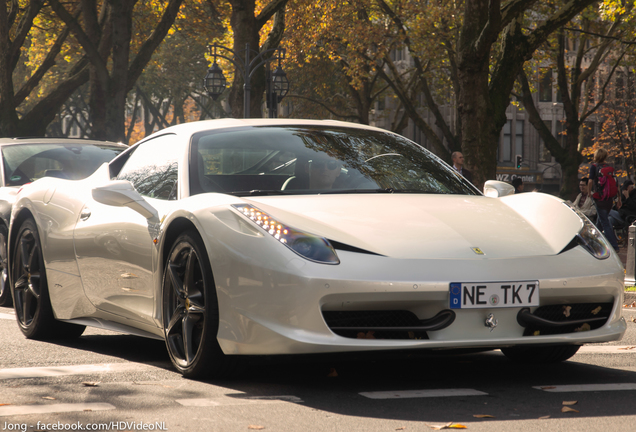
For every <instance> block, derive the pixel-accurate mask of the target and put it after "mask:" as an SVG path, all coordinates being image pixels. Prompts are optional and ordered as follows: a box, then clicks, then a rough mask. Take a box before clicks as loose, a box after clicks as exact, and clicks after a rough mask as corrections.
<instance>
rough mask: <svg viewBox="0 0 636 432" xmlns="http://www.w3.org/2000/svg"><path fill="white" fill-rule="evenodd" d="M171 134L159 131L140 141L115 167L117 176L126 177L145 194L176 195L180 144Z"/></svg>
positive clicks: (155, 195)
mask: <svg viewBox="0 0 636 432" xmlns="http://www.w3.org/2000/svg"><path fill="white" fill-rule="evenodd" d="M175 139H176V136H175V135H162V136H160V137H157V138H155V139H152V140H150V141H146V142H145V143H143V144H141V145H140V146H139V147H138V148H137V149H135V151H134V153H133V154H131V155H130V157H129V158H128V160H127V161H126V163H125V165H124V166H123V167H122V169H121V171H119V175H117V180H128V181H129V182H131V183H132V184H133V186H134V187H135V189H137V192H139V193H140V194H141V195H144V196H147V197H149V198H157V199H164V200H175V199H177V178H178V176H177V171H178V166H177V165H178V164H177V161H178V158H179V154H180V149H181V147H180V146H179V145H177V144H176V142H175Z"/></svg>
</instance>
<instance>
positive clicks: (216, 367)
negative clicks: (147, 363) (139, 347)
mask: <svg viewBox="0 0 636 432" xmlns="http://www.w3.org/2000/svg"><path fill="white" fill-rule="evenodd" d="M163 328H164V335H165V339H166V346H167V348H168V353H169V354H170V359H171V360H172V364H173V365H174V366H175V368H176V369H177V370H178V371H179V372H180V373H181V374H183V376H185V377H188V378H219V377H222V376H226V375H228V374H230V372H231V366H232V365H231V364H230V361H229V359H228V357H226V356H225V355H224V354H223V351H222V350H221V347H220V346H219V343H218V341H217V333H218V329H219V307H218V302H217V297H216V289H215V286H214V279H213V277H212V268H211V266H210V261H209V259H208V255H207V253H206V251H205V247H204V245H203V241H202V240H201V238H200V237H199V235H198V234H197V233H196V232H194V231H188V232H186V233H185V234H182V235H181V236H180V237H179V238H178V239H177V240H176V241H175V242H174V244H173V246H172V249H171V250H170V255H169V257H168V261H167V262H166V266H165V270H164V275H163Z"/></svg>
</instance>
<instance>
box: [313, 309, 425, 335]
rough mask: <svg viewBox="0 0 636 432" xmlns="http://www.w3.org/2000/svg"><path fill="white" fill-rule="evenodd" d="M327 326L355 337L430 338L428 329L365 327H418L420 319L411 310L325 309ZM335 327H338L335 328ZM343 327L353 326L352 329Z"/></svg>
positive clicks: (334, 330) (338, 333) (335, 331)
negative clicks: (373, 328) (364, 329)
mask: <svg viewBox="0 0 636 432" xmlns="http://www.w3.org/2000/svg"><path fill="white" fill-rule="evenodd" d="M322 315H323V317H324V319H325V322H326V323H327V326H329V328H330V329H331V330H332V331H333V332H334V333H335V334H337V335H339V336H342V337H346V338H353V339H428V336H427V334H426V331H421V330H413V331H403V330H367V331H363V330H360V328H365V327H367V328H368V327H385V328H386V327H418V326H421V325H422V322H421V321H420V319H419V318H418V317H417V316H416V315H415V314H414V313H413V312H411V311H407V310H386V311H374V310H372V311H323V312H322ZM334 327H338V328H336V329H334ZM343 327H352V329H351V330H348V329H343Z"/></svg>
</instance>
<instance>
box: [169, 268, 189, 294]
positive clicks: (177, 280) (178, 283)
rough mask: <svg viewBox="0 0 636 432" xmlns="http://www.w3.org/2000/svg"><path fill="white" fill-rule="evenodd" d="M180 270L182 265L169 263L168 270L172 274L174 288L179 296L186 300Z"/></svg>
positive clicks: (171, 279) (171, 280)
mask: <svg viewBox="0 0 636 432" xmlns="http://www.w3.org/2000/svg"><path fill="white" fill-rule="evenodd" d="M180 270H181V266H180V265H177V264H173V263H169V264H168V272H169V275H170V282H172V287H173V288H174V290H175V293H176V295H177V297H179V298H180V299H184V300H185V298H186V293H185V291H184V289H183V279H181V276H179V273H180V272H181V271H180Z"/></svg>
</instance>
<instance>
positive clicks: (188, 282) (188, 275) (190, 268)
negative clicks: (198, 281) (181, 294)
mask: <svg viewBox="0 0 636 432" xmlns="http://www.w3.org/2000/svg"><path fill="white" fill-rule="evenodd" d="M195 262H196V256H195V254H194V251H193V250H192V249H190V250H189V251H188V258H187V259H186V264H185V273H184V275H183V289H184V290H185V294H186V297H188V298H189V297H190V289H191V288H192V280H193V272H194V265H195Z"/></svg>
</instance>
